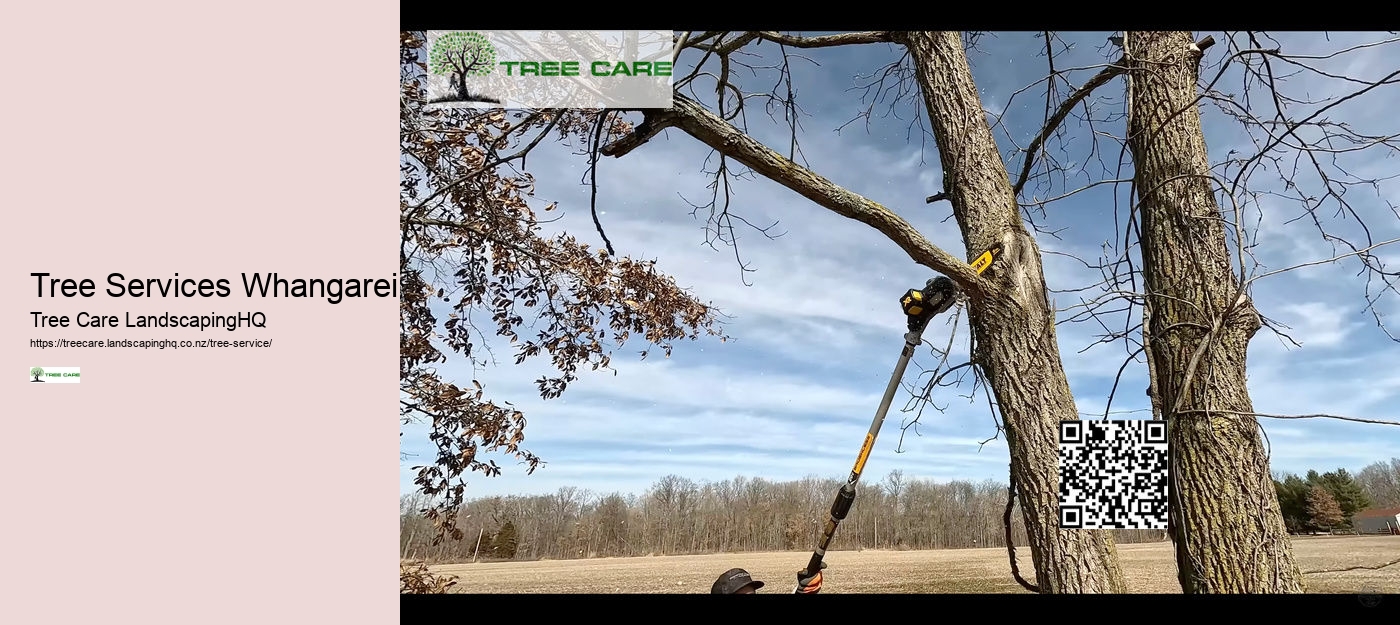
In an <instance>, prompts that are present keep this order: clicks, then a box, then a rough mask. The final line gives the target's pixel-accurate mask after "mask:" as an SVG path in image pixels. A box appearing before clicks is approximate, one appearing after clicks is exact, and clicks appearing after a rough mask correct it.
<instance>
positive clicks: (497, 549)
mask: <svg viewBox="0 0 1400 625" xmlns="http://www.w3.org/2000/svg"><path fill="white" fill-rule="evenodd" d="M519 547H520V536H519V535H518V534H517V533H516V530H515V523H513V522H511V521H506V522H505V524H504V525H501V529H500V531H498V532H496V535H495V536H493V537H492V538H491V555H492V556H494V557H497V558H502V559H505V560H510V559H512V558H514V557H515V551H516V549H518V548H519Z"/></svg>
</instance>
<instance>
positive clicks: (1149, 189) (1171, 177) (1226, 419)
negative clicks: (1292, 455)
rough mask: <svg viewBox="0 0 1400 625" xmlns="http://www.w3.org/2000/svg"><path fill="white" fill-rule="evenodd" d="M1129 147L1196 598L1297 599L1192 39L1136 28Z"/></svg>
mask: <svg viewBox="0 0 1400 625" xmlns="http://www.w3.org/2000/svg"><path fill="white" fill-rule="evenodd" d="M1124 43H1125V46H1126V52H1127V57H1128V59H1129V66H1130V69H1129V74H1128V81H1129V83H1128V98H1129V122H1128V133H1129V135H1128V145H1129V149H1130V150H1131V152H1132V157H1133V162H1134V168H1135V170H1136V174H1135V176H1136V180H1135V183H1134V184H1135V186H1136V189H1137V193H1138V195H1139V196H1140V198H1141V199H1140V203H1139V208H1138V210H1139V211H1140V218H1141V228H1142V254H1143V273H1144V278H1145V283H1146V288H1147V293H1148V299H1149V302H1150V304H1151V307H1152V314H1151V316H1150V318H1149V319H1148V325H1147V327H1145V328H1144V330H1145V332H1146V333H1147V334H1148V336H1147V338H1148V339H1149V341H1150V347H1151V349H1150V350H1149V352H1150V356H1149V357H1150V359H1151V360H1152V365H1153V376H1152V377H1153V378H1154V382H1153V384H1154V388H1153V389H1151V391H1150V392H1151V393H1152V394H1153V400H1154V405H1155V406H1159V409H1160V410H1161V415H1162V418H1164V419H1166V421H1167V431H1168V437H1169V439H1168V440H1169V448H1170V455H1171V465H1172V466H1171V475H1170V482H1169V486H1170V488H1169V491H1170V492H1169V497H1170V502H1169V503H1170V506H1169V509H1170V513H1171V524H1170V525H1171V527H1170V532H1171V534H1172V537H1173V540H1174V542H1175V547H1176V560H1177V571H1178V573H1177V574H1178V577H1179V579H1180V582H1181V587H1182V590H1183V591H1184V592H1186V593H1188V594H1190V593H1255V594H1265V593H1299V592H1303V580H1302V574H1301V573H1300V571H1299V569H1298V565H1297V564H1296V562H1295V561H1294V558H1293V553H1292V547H1291V544H1290V541H1289V540H1288V534H1287V530H1286V528H1285V526H1284V522H1283V516H1282V514H1281V512H1280V510H1279V502H1278V495H1277V493H1276V492H1275V490H1274V485H1273V479H1272V477H1271V476H1270V474H1269V458H1268V454H1267V451H1266V450H1265V448H1264V445H1263V441H1262V437H1261V436H1260V433H1259V428H1258V424H1257V423H1256V421H1255V419H1254V418H1253V417H1252V416H1247V415H1248V414H1249V413H1252V412H1254V410H1253V405H1252V402H1251V400H1250V397H1249V390H1248V388H1247V386H1246V384H1245V357H1246V354H1247V350H1248V346H1249V341H1250V339H1251V337H1253V336H1254V333H1255V332H1256V331H1257V330H1258V329H1259V327H1260V325H1261V322H1260V319H1259V315H1258V313H1257V312H1256V311H1255V309H1254V306H1253V304H1252V303H1251V302H1250V301H1249V299H1248V298H1247V297H1245V296H1244V292H1243V290H1242V288H1241V283H1240V281H1239V279H1238V278H1237V277H1236V276H1235V274H1234V272H1233V270H1232V265H1231V259H1230V250H1229V248H1228V247H1227V245H1226V228H1225V221H1224V217H1223V215H1222V214H1221V208H1220V206H1219V205H1218V204H1217V203H1216V201H1215V198H1214V193H1213V191H1214V186H1213V183H1212V181H1211V179H1210V178H1209V161H1208V159H1207V153H1206V143H1205V137H1204V134H1203V132H1202V130H1201V120H1200V114H1199V110H1198V107H1197V106H1196V103H1195V100H1196V92H1197V87H1196V83H1197V78H1198V72H1199V63H1200V58H1201V51H1200V50H1199V49H1198V48H1197V47H1196V45H1195V44H1194V43H1193V41H1192V37H1191V34H1190V33H1189V32H1129V33H1127V36H1126V37H1125V39H1124Z"/></svg>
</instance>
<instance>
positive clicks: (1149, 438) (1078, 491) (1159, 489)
mask: <svg viewBox="0 0 1400 625" xmlns="http://www.w3.org/2000/svg"><path fill="white" fill-rule="evenodd" d="M1060 527H1061V528H1063V529H1142V530H1164V529H1167V424H1166V422H1165V421H1147V420H1141V419H1138V420H1127V421H1077V420H1076V421H1061V422H1060Z"/></svg>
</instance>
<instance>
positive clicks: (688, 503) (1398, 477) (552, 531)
mask: <svg viewBox="0 0 1400 625" xmlns="http://www.w3.org/2000/svg"><path fill="white" fill-rule="evenodd" d="M1328 476H1330V477H1328ZM1343 476H1344V477H1345V479H1342V477H1343ZM1278 478H1279V479H1278V481H1277V482H1276V485H1277V486H1278V488H1279V491H1280V494H1281V495H1282V496H1281V497H1280V499H1281V502H1282V503H1283V508H1284V514H1285V519H1286V520H1288V522H1289V526H1290V528H1292V529H1294V530H1295V531H1310V528H1311V527H1312V526H1311V525H1310V524H1309V523H1310V520H1306V519H1304V518H1303V517H1301V516H1299V515H1300V514H1305V512H1299V509H1298V508H1297V504H1296V501H1297V500H1296V498H1294V497H1293V495H1292V493H1294V492H1295V490H1296V487H1297V484H1296V483H1295V482H1297V483H1304V484H1308V483H1309V482H1308V481H1307V480H1306V479H1303V478H1297V477H1296V476H1278ZM1308 479H1312V482H1311V484H1313V485H1319V486H1321V487H1322V488H1323V489H1324V490H1326V489H1327V488H1328V486H1327V485H1329V484H1330V485H1333V486H1335V487H1337V488H1339V489H1341V490H1339V491H1338V492H1339V493H1341V492H1346V493H1353V490H1354V491H1355V492H1357V493H1360V495H1361V497H1362V499H1357V498H1356V497H1352V498H1351V499H1349V500H1348V501H1350V502H1351V503H1350V504H1349V505H1350V506H1351V507H1352V508H1354V507H1356V506H1358V505H1362V504H1365V505H1372V504H1374V505H1382V506H1386V505H1400V458H1396V459H1393V460H1391V461H1390V462H1388V463H1376V464H1373V465H1371V466H1369V467H1367V468H1366V469H1365V470H1363V471H1361V472H1360V473H1359V474H1357V475H1356V476H1355V477H1352V476H1350V475H1347V473H1346V471H1340V472H1337V471H1334V472H1331V473H1328V474H1325V475H1318V474H1317V473H1316V472H1315V471H1314V472H1310V473H1309V474H1308ZM841 482H842V481H841V480H837V479H820V478H816V477H808V478H805V479H802V480H796V481H790V482H777V481H771V480H765V479H762V478H744V477H736V478H734V479H731V480H724V481H722V482H718V483H700V482H696V481H693V480H690V479H687V478H685V477H681V476H677V475H668V476H666V477H663V478H661V479H660V480H658V481H657V482H656V483H655V484H654V485H653V486H652V487H651V488H650V489H648V490H647V491H646V492H645V493H643V494H641V495H622V494H618V493H612V494H602V495H599V494H594V493H590V492H588V491H585V490H582V489H579V488H574V487H566V488H561V489H559V490H558V491H557V492H555V493H554V494H551V495H535V496H511V497H486V498H481V499H475V500H472V501H470V502H468V503H467V504H466V505H465V506H464V507H463V509H462V510H461V512H460V514H459V519H460V520H459V521H458V526H459V527H460V528H462V531H463V532H464V533H465V534H464V537H463V539H462V540H460V541H452V540H444V541H442V542H441V543H440V544H437V545H434V544H432V535H433V531H432V526H431V523H430V522H429V521H428V520H427V519H424V518H423V517H422V516H421V515H419V514H418V512H417V511H418V510H419V509H421V508H422V507H423V503H424V501H423V500H422V499H421V497H419V496H415V495H406V496H404V497H403V498H402V499H401V500H400V513H401V516H402V528H401V532H400V536H399V541H400V552H401V554H402V556H403V557H407V558H415V559H422V560H427V561H430V562H462V561H470V560H472V559H473V557H475V558H477V559H478V560H481V559H492V560H496V559H519V560H534V559H541V558H548V559H571V558H593V557H610V556H614V557H615V556H644V555H683V554H701V553H721V552H725V553H732V552H743V551H776V550H803V549H809V548H812V547H814V546H815V545H816V540H817V538H818V535H819V534H820V532H821V529H822V524H823V523H824V522H825V520H826V517H827V513H828V511H829V510H830V508H831V503H832V499H833V498H834V496H835V494H836V490H837V489H838V488H839V487H840V486H841ZM1346 485H1350V486H1346ZM1304 496H1306V495H1304ZM1333 498H1334V499H1336V498H1338V496H1337V495H1333ZM1342 498H1345V496H1342ZM1005 510H1006V484H1004V483H997V482H995V481H986V482H980V483H973V482H965V481H953V482H948V483H937V482H932V481H927V480H921V479H911V478H909V477H906V476H904V475H903V473H902V472H900V471H893V472H891V473H890V474H889V475H887V476H886V477H885V478H884V479H883V480H880V481H878V482H872V483H868V484H866V485H863V486H861V487H860V489H859V491H858V494H857V496H856V502H855V505H854V506H853V507H852V509H851V512H850V514H849V515H848V516H847V517H846V520H845V521H844V522H843V523H842V524H841V528H840V530H839V531H838V532H837V534H836V539H835V541H834V542H833V544H832V549H833V550H848V549H957V548H967V547H1005V544H1006V540H1005V538H1004V536H1005V530H1004V529H1003V524H1002V518H1003V515H1004V513H1005ZM1303 510H1304V511H1306V503H1305V504H1304V507H1303ZM1354 512H1355V510H1351V511H1350V513H1354ZM1347 516H1348V520H1349V514H1348V515H1347ZM1011 520H1012V525H1011V527H1012V541H1013V542H1014V544H1015V545H1016V546H1017V547H1025V546H1026V545H1027V542H1026V535H1025V528H1024V526H1023V525H1022V521H1021V512H1020V509H1019V506H1018V507H1017V508H1016V509H1015V510H1014V511H1013V513H1012V517H1011ZM1339 527H1340V526H1339ZM1114 534H1115V536H1116V537H1117V540H1118V541H1119V542H1121V543H1134V542H1149V541H1159V540H1163V539H1164V538H1165V536H1164V532H1162V531H1160V530H1115V531H1114Z"/></svg>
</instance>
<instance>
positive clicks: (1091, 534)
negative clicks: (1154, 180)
mask: <svg viewBox="0 0 1400 625" xmlns="http://www.w3.org/2000/svg"><path fill="white" fill-rule="evenodd" d="M896 37H897V38H898V39H899V40H900V42H901V43H903V44H904V45H905V46H906V47H907V48H908V49H909V51H910V53H911V54H912V57H913V59H914V63H915V66H916V68H917V72H918V80H919V84H920V87H921V88H922V91H923V96H924V103H925V106H926V107H927V108H928V116H929V119H930V121H931V122H932V126H933V134H934V138H935V139H936V141H937V142H938V152H939V158H940V160H941V162H942V166H943V177H944V193H946V195H947V197H948V199H949V201H951V202H952V205H953V215H954V217H955V218H956V219H957V223H958V227H959V228H960V229H961V231H962V235H963V240H964V241H965V242H966V244H967V248H968V258H969V260H970V259H971V258H974V257H976V256H977V255H978V254H981V253H982V251H983V250H985V249H987V248H988V247H990V246H991V245H992V244H993V243H1001V244H1002V245H1003V251H1002V258H1000V259H998V260H997V261H996V262H994V263H993V265H992V269H990V270H988V275H989V276H990V279H991V280H992V281H993V283H994V284H995V287H994V288H993V289H991V290H990V292H989V293H988V296H986V297H983V298H978V299H974V300H973V302H972V306H971V307H970V311H969V313H970V314H969V322H970V325H971V326H972V330H973V336H974V340H975V342H976V350H975V352H974V354H973V358H974V360H975V361H976V362H977V363H978V365H979V366H981V368H982V369H983V371H984V372H985V373H986V374H987V376H988V378H989V382H990V384H989V385H990V386H991V388H992V390H993V393H994V395H995V397H996V401H997V406H998V408H999V409H1000V411H1001V416H1002V423H1003V425H1004V427H1005V429H1006V439H1007V446H1008V447H1009V448H1010V452H1011V464H1012V473H1013V480H1014V482H1015V488H1016V492H1017V494H1018V495H1019V497H1020V499H1021V510H1022V514H1023V516H1024V519H1025V524H1026V532H1027V535H1028V536H1029V539H1030V547H1031V556H1032V560H1033V561H1034V563H1035V573H1036V575H1035V577H1036V585H1037V586H1039V588H1040V591H1041V592H1042V593H1123V592H1126V587H1125V584H1124V580H1123V573H1122V570H1121V568H1120V567H1119V564H1118V556H1117V549H1116V547H1115V545H1114V541H1113V537H1112V535H1111V534H1110V533H1109V532H1107V531H1102V530H1062V529H1060V527H1059V469H1058V465H1059V452H1058V448H1059V444H1058V441H1059V438H1058V432H1059V422H1060V421H1061V420H1068V419H1078V418H1079V411H1078V409H1077V408H1076V406H1075V403H1074V397H1073V395H1072V394H1071V393H1070V388H1069V381H1068V380H1067V379H1066V377H1065V372H1064V366H1063V364H1062V362H1061V360H1060V352H1059V345H1058V344H1057V342H1056V337H1055V313H1054V308H1053V306H1052V305H1051V303H1050V301H1049V299H1048V298H1047V295H1046V290H1045V276H1044V272H1043V268H1042V266H1041V260H1040V259H1041V256H1040V250H1039V247H1038V246H1037V245H1036V242H1035V239H1033V238H1032V237H1031V236H1030V234H1029V233H1028V232H1027V231H1026V228H1025V226H1024V224H1023V223H1022V221H1021V214H1020V211H1019V210H1018V208H1017V204H1016V197H1015V194H1014V193H1013V191H1012V188H1011V180H1010V178H1009V177H1008V176H1007V172H1006V166H1005V164H1004V163H1003V162H1002V159H1001V154H1000V152H998V150H997V145H996V141H995V140H994V139H993V137H992V132H991V129H990V127H988V125H987V121H986V114H985V113H984V112H983V109H982V101H981V98H980V97H979V95H978V92H977V86H976V84H975V82H974V81H973V77H972V70H971V68H970V67H969V66H968V63H967V56H966V53H965V52H964V50H963V45H962V40H961V37H960V35H959V33H957V32H908V33H899V34H898V35H896Z"/></svg>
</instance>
